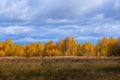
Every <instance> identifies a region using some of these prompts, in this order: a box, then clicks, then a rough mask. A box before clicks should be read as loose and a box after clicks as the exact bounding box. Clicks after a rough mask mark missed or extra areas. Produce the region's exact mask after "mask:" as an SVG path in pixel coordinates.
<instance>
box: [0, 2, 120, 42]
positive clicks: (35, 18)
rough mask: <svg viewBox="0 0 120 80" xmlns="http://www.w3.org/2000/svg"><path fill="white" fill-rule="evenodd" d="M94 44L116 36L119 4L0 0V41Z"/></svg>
mask: <svg viewBox="0 0 120 80" xmlns="http://www.w3.org/2000/svg"><path fill="white" fill-rule="evenodd" d="M68 36H72V37H74V38H75V40H77V42H87V41H91V42H93V43H96V42H97V40H98V39H99V38H101V37H104V36H106V37H111V36H114V37H119V36H120V0H0V41H4V40H6V39H7V38H12V39H13V41H14V42H17V43H29V42H43V43H44V42H47V41H49V40H53V41H55V42H57V41H59V39H60V38H65V37H68Z"/></svg>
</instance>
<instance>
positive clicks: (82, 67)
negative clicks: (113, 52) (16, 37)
mask: <svg viewBox="0 0 120 80" xmlns="http://www.w3.org/2000/svg"><path fill="white" fill-rule="evenodd" d="M119 79H120V58H119V57H117V58H114V57H112V58H105V57H102V58H96V57H90V58H88V57H44V58H40V57H37V58H36V57H31V58H25V57H21V58H20V57H14V58H13V57H1V58H0V80H119Z"/></svg>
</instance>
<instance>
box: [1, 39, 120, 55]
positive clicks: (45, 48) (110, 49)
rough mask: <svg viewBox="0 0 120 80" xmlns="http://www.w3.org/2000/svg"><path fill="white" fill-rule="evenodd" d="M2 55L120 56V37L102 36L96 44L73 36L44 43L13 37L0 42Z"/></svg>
mask: <svg viewBox="0 0 120 80" xmlns="http://www.w3.org/2000/svg"><path fill="white" fill-rule="evenodd" d="M0 56H1V57H2V56H26V57H31V56H120V38H118V39H116V38H112V37H111V38H106V37H104V38H102V39H101V40H98V42H97V44H96V45H93V44H92V43H91V42H87V43H83V44H79V43H77V42H76V41H75V40H74V38H73V37H68V38H66V39H61V40H60V41H59V42H57V43H54V42H53V41H52V40H51V41H49V42H47V43H45V44H42V43H31V44H27V45H24V44H23V45H20V44H16V43H13V42H12V40H11V39H8V40H6V41H5V42H0Z"/></svg>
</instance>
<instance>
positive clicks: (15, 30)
mask: <svg viewBox="0 0 120 80" xmlns="http://www.w3.org/2000/svg"><path fill="white" fill-rule="evenodd" d="M34 30H35V29H33V28H32V27H26V26H9V27H0V33H2V34H12V35H18V34H19V35H20V34H24V33H27V34H29V33H32V32H33V31H34Z"/></svg>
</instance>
